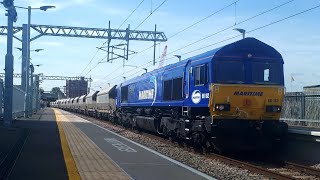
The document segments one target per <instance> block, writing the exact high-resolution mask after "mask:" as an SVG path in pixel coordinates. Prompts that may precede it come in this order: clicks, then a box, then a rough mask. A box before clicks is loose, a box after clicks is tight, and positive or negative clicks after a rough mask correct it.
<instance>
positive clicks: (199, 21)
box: [118, 0, 240, 69]
mask: <svg viewBox="0 0 320 180" xmlns="http://www.w3.org/2000/svg"><path fill="white" fill-rule="evenodd" d="M239 1H240V0H237V1H235V2H233V3H230V4H228V5H226V6H224V7H222V8H220V9H219V10H216V11H214V12H213V13H211V14H209V15H208V16H206V17H204V18H202V19H200V20H198V21H196V22H194V23H193V24H191V25H189V26H187V27H185V28H183V29H182V30H180V31H178V32H176V33H174V34H173V35H171V36H170V37H168V40H169V39H172V38H173V37H175V36H177V35H179V34H181V33H182V32H184V31H186V30H188V29H190V28H192V27H194V26H195V25H197V24H199V23H201V22H203V21H205V20H207V19H209V18H210V17H212V16H214V15H216V14H217V13H219V12H221V11H223V10H225V9H227V8H228V7H230V6H232V5H233V4H235V3H237V2H239ZM164 2H165V1H164ZM164 2H163V3H164ZM163 3H162V4H163ZM162 4H160V5H159V6H161V5H162ZM159 6H158V7H157V8H156V10H157V9H159ZM147 18H148V17H147ZM147 18H146V19H147ZM142 22H144V21H142ZM140 24H141V23H140ZM159 44H160V43H157V44H156V45H159ZM153 47H154V45H152V46H150V47H148V48H146V49H144V50H142V51H140V52H138V53H136V54H135V55H134V56H133V57H132V58H131V60H132V59H133V58H134V57H136V55H137V54H141V53H143V52H145V51H147V50H149V49H151V48H153ZM119 68H121V66H120V67H119ZM119 68H118V69H119Z"/></svg>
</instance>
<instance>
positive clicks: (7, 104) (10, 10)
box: [3, 0, 17, 127]
mask: <svg viewBox="0 0 320 180" xmlns="http://www.w3.org/2000/svg"><path fill="white" fill-rule="evenodd" d="M3 5H4V7H5V8H6V9H7V13H6V16H8V30H7V31H8V33H7V54H6V57H5V90H4V115H3V117H4V125H5V126H8V127H10V126H11V124H12V96H13V61H14V57H13V55H12V46H13V22H16V21H17V12H16V9H15V7H14V3H13V0H7V1H3Z"/></svg>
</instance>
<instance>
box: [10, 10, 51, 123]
mask: <svg viewBox="0 0 320 180" xmlns="http://www.w3.org/2000/svg"><path fill="white" fill-rule="evenodd" d="M16 7H17V8H20V9H27V10H28V24H27V33H26V35H27V38H23V41H22V44H23V46H24V45H25V46H26V47H25V48H24V47H23V48H22V51H23V52H22V54H25V58H24V59H23V60H22V79H21V85H22V86H24V85H25V87H22V88H24V89H25V94H26V102H25V107H24V108H25V117H28V115H29V112H28V111H29V109H30V107H29V106H30V83H29V79H30V77H29V71H30V69H29V68H30V67H29V65H30V41H31V40H30V26H31V10H32V9H39V10H42V11H46V10H48V9H51V8H55V6H41V7H40V8H32V7H31V6H28V8H25V7H19V6H16ZM25 51H26V52H25ZM24 75H25V76H24ZM24 81H25V82H24Z"/></svg>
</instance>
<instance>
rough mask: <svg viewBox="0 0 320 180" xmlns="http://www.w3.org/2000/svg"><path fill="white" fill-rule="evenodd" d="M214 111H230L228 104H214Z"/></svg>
mask: <svg viewBox="0 0 320 180" xmlns="http://www.w3.org/2000/svg"><path fill="white" fill-rule="evenodd" d="M215 110H216V111H230V104H216V105H215Z"/></svg>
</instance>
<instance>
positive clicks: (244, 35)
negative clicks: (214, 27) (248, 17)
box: [233, 28, 246, 39]
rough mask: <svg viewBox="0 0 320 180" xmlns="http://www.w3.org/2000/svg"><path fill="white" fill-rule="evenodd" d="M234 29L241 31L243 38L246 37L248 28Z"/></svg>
mask: <svg viewBox="0 0 320 180" xmlns="http://www.w3.org/2000/svg"><path fill="white" fill-rule="evenodd" d="M233 30H235V31H238V32H239V33H241V34H242V39H244V38H245V37H246V30H244V29H240V28H235V29H233Z"/></svg>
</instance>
